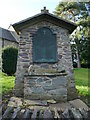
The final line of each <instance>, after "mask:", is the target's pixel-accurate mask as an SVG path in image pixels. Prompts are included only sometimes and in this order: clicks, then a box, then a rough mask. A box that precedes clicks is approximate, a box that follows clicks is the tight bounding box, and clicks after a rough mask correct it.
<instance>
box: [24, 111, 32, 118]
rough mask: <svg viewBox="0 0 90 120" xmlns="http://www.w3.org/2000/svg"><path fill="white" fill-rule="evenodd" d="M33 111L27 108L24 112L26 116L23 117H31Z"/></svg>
mask: <svg viewBox="0 0 90 120" xmlns="http://www.w3.org/2000/svg"><path fill="white" fill-rule="evenodd" d="M30 115H31V111H30V110H29V109H26V110H25V112H24V116H23V118H24V119H29V118H30V117H31V116H30Z"/></svg>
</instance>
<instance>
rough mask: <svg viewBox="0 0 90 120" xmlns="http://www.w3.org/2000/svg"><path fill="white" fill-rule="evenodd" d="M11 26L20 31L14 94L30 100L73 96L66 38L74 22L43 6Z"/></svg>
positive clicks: (73, 88) (72, 81)
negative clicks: (51, 12) (37, 12)
mask: <svg viewBox="0 0 90 120" xmlns="http://www.w3.org/2000/svg"><path fill="white" fill-rule="evenodd" d="M13 27H14V29H15V30H16V32H17V33H18V34H19V35H20V42H19V51H18V61H17V72H16V79H15V95H16V96H19V97H20V96H23V97H24V98H25V99H26V98H27V99H34V100H35V99H40V100H49V99H54V100H56V101H67V100H72V99H75V98H77V91H76V88H75V83H74V77H73V65H72V55H71V49H70V41H69V34H71V33H72V32H73V31H74V29H75V28H76V27H77V26H76V25H75V24H74V23H71V22H69V21H66V20H63V19H61V18H59V17H56V16H55V15H53V14H50V13H49V12H48V11H47V10H46V9H45V8H44V10H42V12H41V13H40V14H37V15H35V16H33V17H30V18H28V19H25V20H23V21H20V22H18V23H15V24H14V25H13ZM47 31H49V32H50V34H49V32H47ZM44 35H45V37H44ZM50 36H51V37H50ZM48 38H49V39H48ZM51 38H52V39H51ZM45 40H46V42H45ZM52 40H53V41H54V42H52ZM42 41H44V42H45V43H44V42H42ZM55 44H56V46H55ZM40 45H41V46H40ZM52 46H53V47H52ZM44 48H46V49H44ZM53 48H54V49H53ZM36 53H37V54H36ZM47 56H48V57H47ZM50 56H51V57H50Z"/></svg>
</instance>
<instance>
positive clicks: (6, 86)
mask: <svg viewBox="0 0 90 120" xmlns="http://www.w3.org/2000/svg"><path fill="white" fill-rule="evenodd" d="M0 76H1V83H2V93H3V94H7V93H8V92H10V91H12V90H13V88H14V82H15V77H14V76H7V75H6V74H4V73H0ZM74 77H75V84H76V88H77V91H78V94H79V96H80V97H85V98H90V92H88V69H85V68H80V69H77V68H76V69H74Z"/></svg>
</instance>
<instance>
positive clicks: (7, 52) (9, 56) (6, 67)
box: [2, 46, 18, 75]
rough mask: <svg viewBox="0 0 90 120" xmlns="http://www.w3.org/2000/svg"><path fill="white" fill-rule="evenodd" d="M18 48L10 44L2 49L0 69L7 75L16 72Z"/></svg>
mask: <svg viewBox="0 0 90 120" xmlns="http://www.w3.org/2000/svg"><path fill="white" fill-rule="evenodd" d="M17 54H18V49H17V48H15V47H12V46H9V47H5V48H3V50H2V71H3V72H5V73H7V74H8V75H13V74H14V73H15V72H16V64H17Z"/></svg>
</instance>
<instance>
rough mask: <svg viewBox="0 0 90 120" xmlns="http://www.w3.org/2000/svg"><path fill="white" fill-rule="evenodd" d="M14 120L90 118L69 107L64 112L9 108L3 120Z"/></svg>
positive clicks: (82, 112)
mask: <svg viewBox="0 0 90 120" xmlns="http://www.w3.org/2000/svg"><path fill="white" fill-rule="evenodd" d="M21 111H22V114H21ZM7 118H8V119H9V120H14V119H19V120H22V119H30V120H33V119H42V120H45V119H51V120H52V119H84V118H88V114H87V112H86V111H84V110H83V111H80V110H79V109H77V108H73V107H69V108H66V109H65V110H64V111H61V110H58V109H57V108H54V109H53V110H51V109H50V108H44V109H41V108H40V109H36V108H34V109H33V110H31V109H29V108H20V107H17V108H12V107H8V108H7V110H6V111H5V113H4V114H3V118H2V120H6V119H7Z"/></svg>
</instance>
